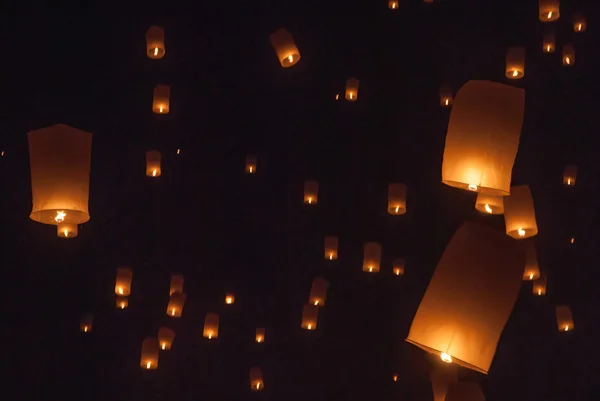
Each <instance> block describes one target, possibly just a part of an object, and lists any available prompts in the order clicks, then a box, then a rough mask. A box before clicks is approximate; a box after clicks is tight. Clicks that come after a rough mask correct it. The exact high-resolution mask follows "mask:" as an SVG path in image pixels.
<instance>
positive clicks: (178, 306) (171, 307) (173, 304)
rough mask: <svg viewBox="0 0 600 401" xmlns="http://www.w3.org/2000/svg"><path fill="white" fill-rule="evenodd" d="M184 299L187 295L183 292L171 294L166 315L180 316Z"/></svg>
mask: <svg viewBox="0 0 600 401" xmlns="http://www.w3.org/2000/svg"><path fill="white" fill-rule="evenodd" d="M186 299H187V296H186V295H185V293H183V292H174V293H173V294H171V297H170V298H169V303H168V304H167V315H169V316H171V317H181V314H182V313H183V307H184V306H185V301H186Z"/></svg>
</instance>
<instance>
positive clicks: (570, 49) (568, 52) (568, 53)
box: [562, 43, 575, 67]
mask: <svg viewBox="0 0 600 401" xmlns="http://www.w3.org/2000/svg"><path fill="white" fill-rule="evenodd" d="M562 63H563V66H565V67H572V66H574V65H575V47H574V46H573V45H572V44H571V43H565V44H564V45H563V48H562Z"/></svg>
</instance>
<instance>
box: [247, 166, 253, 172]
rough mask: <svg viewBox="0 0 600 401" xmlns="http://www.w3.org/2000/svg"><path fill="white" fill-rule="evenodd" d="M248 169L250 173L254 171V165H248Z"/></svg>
mask: <svg viewBox="0 0 600 401" xmlns="http://www.w3.org/2000/svg"><path fill="white" fill-rule="evenodd" d="M248 171H249V172H250V174H252V173H253V172H254V167H252V166H250V167H248Z"/></svg>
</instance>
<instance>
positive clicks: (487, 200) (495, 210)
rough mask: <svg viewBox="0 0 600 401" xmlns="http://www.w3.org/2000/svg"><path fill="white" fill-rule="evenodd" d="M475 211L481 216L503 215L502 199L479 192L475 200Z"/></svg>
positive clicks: (498, 196)
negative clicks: (481, 214)
mask: <svg viewBox="0 0 600 401" xmlns="http://www.w3.org/2000/svg"><path fill="white" fill-rule="evenodd" d="M475 209H477V210H479V211H480V212H481V213H483V214H503V213H504V197H503V196H500V195H490V194H484V193H482V192H479V193H478V194H477V199H476V200H475Z"/></svg>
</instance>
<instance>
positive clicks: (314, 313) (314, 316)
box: [301, 304, 319, 330]
mask: <svg viewBox="0 0 600 401" xmlns="http://www.w3.org/2000/svg"><path fill="white" fill-rule="evenodd" d="M318 318H319V308H318V307H316V306H314V305H311V304H307V305H304V308H302V325H301V327H302V328H303V329H306V330H316V329H317V320H318Z"/></svg>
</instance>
